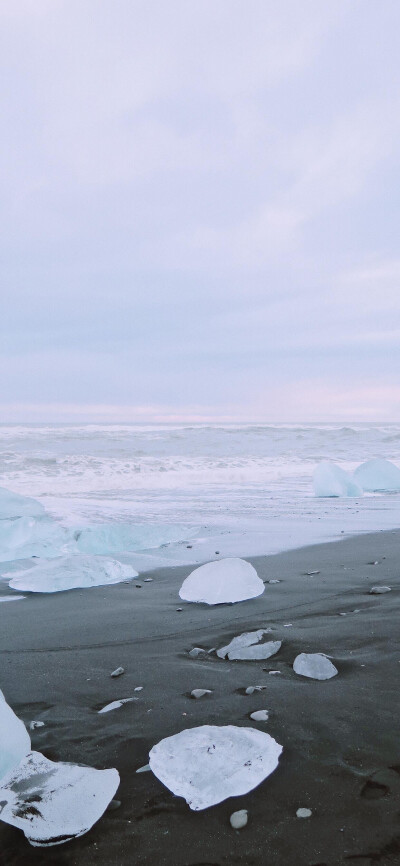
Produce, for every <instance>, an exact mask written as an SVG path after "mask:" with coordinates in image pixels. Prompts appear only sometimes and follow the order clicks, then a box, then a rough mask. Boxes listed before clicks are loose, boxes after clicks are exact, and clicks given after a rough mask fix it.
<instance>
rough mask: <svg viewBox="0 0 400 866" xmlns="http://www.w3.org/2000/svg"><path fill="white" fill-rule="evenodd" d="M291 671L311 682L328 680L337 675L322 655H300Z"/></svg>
mask: <svg viewBox="0 0 400 866" xmlns="http://www.w3.org/2000/svg"><path fill="white" fill-rule="evenodd" d="M293 670H294V672H295V673H296V674H300V675H301V676H302V677H311V679H313V680H330V679H331V677H335V676H336V674H337V673H338V670H337V668H335V665H333V664H332V662H331V661H330V659H328V658H327V656H326V655H324V653H300V655H298V656H296V658H295V660H294V663H293Z"/></svg>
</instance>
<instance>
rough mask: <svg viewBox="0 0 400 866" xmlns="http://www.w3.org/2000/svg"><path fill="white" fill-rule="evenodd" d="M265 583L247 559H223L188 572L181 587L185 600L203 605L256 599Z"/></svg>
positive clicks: (181, 593)
mask: <svg viewBox="0 0 400 866" xmlns="http://www.w3.org/2000/svg"><path fill="white" fill-rule="evenodd" d="M264 589H265V587H264V583H263V581H262V580H260V578H259V577H258V575H257V572H256V570H255V568H253V566H252V565H251V564H250V562H246V561H245V560H244V559H237V558H232V559H220V560H218V561H216V562H208V563H206V564H205V565H201V566H200V567H199V568H196V569H195V570H194V571H192V572H191V574H189V576H188V577H187V578H186V580H184V581H183V584H182V586H181V588H180V590H179V596H180V598H182V599H183V600H184V601H191V602H203V603H204V604H210V605H214V604H235V603H236V602H238V601H246V600H247V599H250V598H256V597H257V596H259V595H262V593H263V592H264Z"/></svg>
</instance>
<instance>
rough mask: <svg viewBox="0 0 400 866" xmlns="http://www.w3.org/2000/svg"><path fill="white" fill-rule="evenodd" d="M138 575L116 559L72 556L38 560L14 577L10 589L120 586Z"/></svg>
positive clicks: (32, 590) (56, 590)
mask: <svg viewBox="0 0 400 866" xmlns="http://www.w3.org/2000/svg"><path fill="white" fill-rule="evenodd" d="M137 576H138V573H137V571H135V570H134V569H133V568H132V566H131V565H125V564H124V563H122V562H118V560H116V559H106V558H105V557H102V556H86V555H85V554H75V555H72V556H60V557H57V558H56V559H51V560H49V561H48V560H46V559H42V560H38V562H37V564H36V565H34V566H33V568H30V569H28V570H25V571H21V572H18V573H17V574H14V576H13V578H12V580H10V582H9V586H10V587H11V588H12V589H18V590H22V591H23V592H63V591H65V590H67V589H78V588H82V589H86V588H88V587H92V586H106V585H109V584H114V583H120V582H121V581H123V580H128V579H130V578H133V577H137Z"/></svg>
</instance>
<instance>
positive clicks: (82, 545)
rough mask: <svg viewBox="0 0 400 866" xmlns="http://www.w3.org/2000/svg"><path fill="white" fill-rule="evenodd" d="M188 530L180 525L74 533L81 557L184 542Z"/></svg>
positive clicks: (103, 526) (104, 527)
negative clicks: (84, 554) (182, 540)
mask: <svg viewBox="0 0 400 866" xmlns="http://www.w3.org/2000/svg"><path fill="white" fill-rule="evenodd" d="M187 531H188V530H187V528H186V527H184V526H181V525H178V524H174V525H173V526H169V525H165V526H164V525H154V524H152V525H151V524H150V525H147V524H124V523H114V524H106V523H105V524H99V525H98V526H85V527H83V528H82V529H77V530H75V532H74V533H73V537H74V543H75V545H76V548H77V550H79V551H80V552H81V553H95V554H105V555H107V554H113V553H121V551H123V550H124V551H133V550H149V549H152V548H155V547H160V545H162V544H169V543H171V542H173V541H181V539H182V538H184V537H185V534H186V533H187Z"/></svg>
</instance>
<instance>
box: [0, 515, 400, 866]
mask: <svg viewBox="0 0 400 866" xmlns="http://www.w3.org/2000/svg"><path fill="white" fill-rule="evenodd" d="M339 541H340V542H341V543H338V541H331V542H325V543H323V544H318V545H311V546H307V547H301V548H297V549H295V550H288V551H285V552H283V553H277V554H273V555H270V556H260V557H246V558H248V559H249V561H251V562H252V564H253V565H254V566H255V567H256V569H257V571H258V574H259V576H260V577H261V578H262V579H263V580H264V581H265V580H279V581H280V583H277V584H268V583H267V584H266V589H265V592H264V594H263V595H262V596H260V597H259V598H257V599H253V600H250V601H246V602H242V603H239V604H236V605H222V606H218V607H214V608H210V607H207V606H206V605H203V604H199V605H196V604H187V603H185V602H182V601H181V600H180V599H179V597H178V590H179V587H180V585H181V583H182V581H183V580H184V578H185V577H186V576H187V574H188V573H189V572H190V571H191V570H192V566H187V565H181V566H179V567H175V568H173V567H165V568H162V569H157V570H155V571H154V572H153V573H150V572H148V575H147V576H152V577H153V580H152V581H151V582H148V583H144V582H142V581H141V580H140V577H139V578H138V579H137V581H132V582H129V583H121V584H116V585H114V586H108V587H106V586H104V587H97V588H93V589H90V590H71V591H69V592H66V593H63V594H62V596H63V597H62V598H61V597H60V594H59V593H56V594H54V595H39V594H37V595H32V594H30V595H27V597H26V598H25V599H24V600H23V601H22V602H19V603H18V604H15V605H14V604H6V605H2V606H0V618H1V617H2V619H1V628H0V651H1V652H2V674H1V681H0V688H2V690H3V691H4V694H5V697H6V699H7V701H8V702H9V703H10V705H11V706H12V707H13V709H14V710H15V712H16V713H17V715H19V716H20V717H21V718H22V719H23V720H24V721H25V722H26V723H28V722H29V721H31V720H33V719H35V720H40V721H43V722H44V723H45V725H44V727H42V728H38V729H36V730H34V731H33V732H31V737H32V747H33V748H36V749H38V750H40V751H42V752H43V753H44V754H45V755H46V756H47V757H49V758H51V759H54V760H61V761H63V760H64V761H76V762H78V763H87V764H89V765H91V766H95V767H99V768H103V767H104V768H105V767H113V766H114V767H116V768H117V769H118V770H119V772H120V775H121V786H120V789H119V793H117V794H116V797H117V798H118V799H119V800H121V807H120V808H119V809H117V810H116V811H115V812H107V813H106V814H105V815H104V816H103V817H102V818H101V819H100V821H99V822H98V824H96V825H95V827H94V828H93V829H92V830H91V831H90V832H89V833H88V834H87V835H85V836H83V837H81V838H80V839H78V840H76V841H74V842H72V843H69V844H66V845H65V846H60V847H58V848H57V850H56V853H55V852H54V850H52V849H48V850H45V849H33V848H31V847H30V846H29V845H28V843H27V842H26V840H25V839H24V837H23V836H22V834H21V833H19V832H18V831H16V830H13V829H12V828H9V827H7V826H6V825H4V824H0V843H1V847H0V864H1V866H17V864H18V866H31V864H32V866H39V864H43V866H46V864H47V866H50V864H51V866H53V864H54V863H57V864H65V866H83V864H85V866H86V864H87V866H95V864H96V866H125V864H128V863H129V864H130V863H131V862H132V861H133V862H134V861H135V860H136V861H137V862H139V863H140V864H141V866H153V864H154V866H155V864H163V866H195V864H196V866H199V864H205V863H207V864H213V866H214V864H221V866H228V864H229V866H231V864H236V863H245V862H246V863H249V864H250V863H251V864H254V866H261V864H264V863H265V862H266V861H267V862H268V864H269V866H291V864H292V863H293V864H296V866H317V864H318V866H322V864H326V866H336V864H341V863H343V864H345V863H347V864H348V862H349V859H348V858H349V857H350V858H352V857H355V858H358V859H356V860H355V861H354V862H355V863H357V864H359V863H360V864H362V866H367V864H369V863H371V864H372V862H375V861H373V860H372V859H371V856H372V855H374V856H375V859H376V855H377V852H378V853H379V863H380V864H385V863H386V862H387V863H393V862H395V861H394V860H393V858H392V859H385V858H386V854H385V850H386V849H387V851H388V855H387V856H388V857H390V856H391V854H390V851H398V856H399V858H400V842H399V841H398V839H399V830H398V812H399V809H400V774H399V768H400V745H399V743H398V736H397V716H398V675H399V661H400V639H399V637H398V616H399V612H400V611H399V608H400V592H399V589H400V575H399V571H398V549H399V544H400V530H388V531H380V532H377V533H366V534H363V535H357V536H352V537H350V538H349V537H346V538H343V539H339ZM376 561H377V562H378V565H376V566H375V565H371V564H370V563H372V562H376ZM316 570H317V571H319V574H318V575H312V576H307V575H306V574H305V572H307V571H316ZM136 583H141V588H138V587H136V586H135V584H136ZM374 584H388V585H389V586H391V587H392V591H391V592H390V593H388V594H386V595H382V596H374V595H370V594H369V589H370V587H371V586H372V585H374ZM8 593H12V591H11V590H8V587H7V594H8ZM178 607H182V608H183V610H182V612H178V611H177V608H178ZM355 610H358V611H359V612H358V613H354V611H355ZM343 613H345V614H346V616H341V615H340V614H343ZM288 623H292V625H290V626H288ZM285 626H286V627H285ZM261 627H271V628H272V630H273V633H272V635H271V637H272V638H273V639H275V638H276V639H279V640H282V641H283V644H282V648H281V650H280V652H279V653H278V654H277V655H276V656H274V657H273V658H271V659H269V660H267V661H266V662H265V661H264V662H254V661H251V662H229V661H222V660H220V659H218V658H217V657H216V656H215V654H213V655H210V656H207V657H206V658H205V659H204V660H203V659H191V658H190V657H189V656H188V651H189V650H190V649H191V648H192V647H193V646H203V647H205V648H211V647H215V646H222V645H223V644H225V643H227V642H228V641H229V640H230V639H231V638H232V637H233V636H235V635H237V634H240V633H241V632H243V631H251V630H255V629H257V628H261ZM299 652H325V653H327V654H328V655H329V656H331V657H332V660H333V662H334V664H335V665H336V667H337V668H338V670H339V674H338V676H337V677H335V678H334V679H333V680H330V681H327V682H317V681H312V680H306V679H305V678H303V677H298V676H296V675H295V674H294V672H293V670H292V663H293V660H294V658H295V655H296V654H297V653H299ZM120 665H122V666H123V667H124V668H125V671H126V673H125V674H124V675H123V676H122V677H121V678H119V679H111V678H110V673H111V671H113V670H114V669H115V668H116V667H118V666H120ZM269 670H280V674H279V675H275V676H270V675H269V673H268V671H269ZM254 684H262V685H265V686H266V689H265V691H263V692H261V693H258V694H257V693H255V694H253V695H252V696H246V695H244V689H245V687H247V686H249V685H254ZM137 686H143V691H141V692H140V693H139V698H138V700H136V701H134V702H133V703H131V704H126V705H124V706H123V707H122V708H120V709H119V710H116V711H114V712H111V713H109V714H106V715H98V709H100V708H101V707H102V706H104V705H105V704H106V703H108V702H109V701H112V700H115V699H119V698H123V697H128V696H131V695H133V694H134V692H133V689H134V688H135V687H137ZM193 688H210V689H212V694H211V695H210V696H208V697H207V698H204V699H201V700H198V701H195V700H193V699H191V698H190V697H188V695H189V694H190V691H191V689H193ZM262 708H266V709H268V710H269V711H270V719H269V721H268V722H267V723H258V722H254V721H252V720H250V718H249V715H250V713H251V712H254V711H255V710H257V709H262ZM201 724H238V725H245V726H247V725H248V726H252V727H255V728H258V729H259V730H265V731H267V732H268V733H271V735H272V736H274V737H275V739H277V741H278V742H279V743H281V744H282V745H283V755H282V758H281V761H280V765H279V767H278V769H277V770H276V771H275V772H274V773H273V774H272V776H270V777H269V778H268V779H266V780H265V781H264V782H263V783H262V784H261V785H260V786H259V787H258V788H256V789H255V790H254V791H252V792H250V793H249V794H247V795H246V796H243V797H237V798H230V799H229V800H227V801H225V802H223V803H221V804H220V805H218V806H215V807H212V808H211V809H207V810H205V811H204V812H198V813H193V812H191V811H190V809H189V807H188V806H187V805H186V803H185V802H184V801H183V800H182V799H181V798H177V797H174V796H173V795H172V794H171V793H170V792H169V791H168V790H167V789H166V788H165V787H164V786H163V785H162V784H161V783H160V782H159V781H158V780H157V779H156V778H155V777H154V775H153V774H152V773H151V772H150V773H143V774H139V775H136V770H137V769H138V768H139V767H141V766H143V765H145V764H146V763H147V762H148V751H149V749H150V748H151V747H152V746H153V745H154V744H155V743H156V742H158V741H159V740H160V739H162V738H163V737H165V736H169V735H171V734H173V733H177V732H178V731H179V730H182V729H183V728H185V727H195V726H196V725H201ZM393 767H396V768H397V769H393ZM302 807H303V808H304V807H305V808H310V809H311V810H312V817H311V818H310V819H308V820H301V819H298V818H296V810H297V809H298V808H302ZM242 808H245V809H248V811H249V823H248V826H247V827H246V828H245V829H244V830H243V831H240V832H235V831H234V830H232V828H231V827H230V824H229V815H230V814H231V813H232V812H233V811H236V810H238V809H242ZM396 840H397V841H396ZM396 845H397V846H398V848H395V847H394V848H393V846H396ZM390 846H392V847H390ZM360 857H362V858H363V859H359V858H360ZM350 862H351V860H350Z"/></svg>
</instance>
